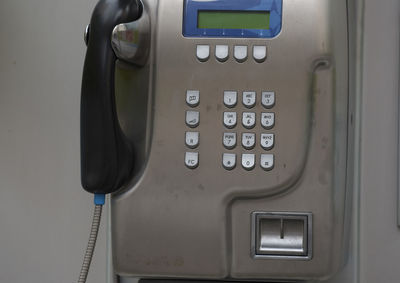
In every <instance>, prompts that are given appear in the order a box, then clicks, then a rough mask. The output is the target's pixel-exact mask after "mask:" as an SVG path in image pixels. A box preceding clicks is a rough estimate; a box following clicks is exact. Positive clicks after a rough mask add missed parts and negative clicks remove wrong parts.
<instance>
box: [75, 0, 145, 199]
mask: <svg viewBox="0 0 400 283" xmlns="http://www.w3.org/2000/svg"><path fill="white" fill-rule="evenodd" d="M141 13H142V6H141V4H140V1H138V0H100V1H99V2H98V3H97V5H96V7H95V9H94V11H93V14H92V18H91V21H90V26H89V30H88V32H89V34H88V40H87V52H86V58H85V64H84V68H83V78H82V93H81V181H82V186H83V188H84V189H85V190H86V191H88V192H91V193H95V194H108V193H112V192H115V191H117V190H118V189H119V188H120V187H121V186H123V185H124V183H126V182H127V181H128V179H129V177H130V173H131V172H132V169H133V166H134V164H133V160H134V158H133V148H132V146H131V145H130V144H129V142H128V140H127V138H126V137H125V135H124V133H123V132H122V130H121V127H120V125H119V123H118V118H117V113H116V105H115V95H114V74H115V63H116V60H117V57H116V55H115V54H114V51H113V49H112V47H111V34H112V31H113V29H114V27H115V26H116V25H118V24H120V23H126V22H132V21H135V20H137V19H138V18H139V17H140V15H141Z"/></svg>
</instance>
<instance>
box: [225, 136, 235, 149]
mask: <svg viewBox="0 0 400 283" xmlns="http://www.w3.org/2000/svg"><path fill="white" fill-rule="evenodd" d="M222 143H223V144H224V147H225V148H226V149H233V148H235V147H236V133H224V135H223V139H222Z"/></svg>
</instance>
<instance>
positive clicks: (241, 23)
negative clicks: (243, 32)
mask: <svg viewBox="0 0 400 283" xmlns="http://www.w3.org/2000/svg"><path fill="white" fill-rule="evenodd" d="M269 16H270V12H268V11H199V12H198V21H197V27H198V28H204V29H269Z"/></svg>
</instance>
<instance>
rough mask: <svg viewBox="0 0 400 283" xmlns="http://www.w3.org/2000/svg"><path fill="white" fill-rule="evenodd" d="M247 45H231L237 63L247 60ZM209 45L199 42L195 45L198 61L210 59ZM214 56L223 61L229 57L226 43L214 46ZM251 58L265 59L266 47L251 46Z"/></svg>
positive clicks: (256, 59)
mask: <svg viewBox="0 0 400 283" xmlns="http://www.w3.org/2000/svg"><path fill="white" fill-rule="evenodd" d="M247 49H248V47H247V45H236V46H234V47H233V57H235V59H236V61H237V62H239V63H243V62H245V61H246V60H247V57H248V55H247V53H248V52H247ZM210 53H211V47H210V45H205V44H200V45H197V47H196V56H197V59H198V60H199V61H200V62H206V61H208V59H210ZM215 58H216V59H217V60H218V61H219V62H225V61H226V60H228V58H229V46H228V45H216V46H215ZM253 59H254V60H255V61H256V62H258V63H262V62H264V61H265V59H267V47H266V46H265V45H254V46H253Z"/></svg>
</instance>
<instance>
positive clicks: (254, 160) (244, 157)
mask: <svg viewBox="0 0 400 283" xmlns="http://www.w3.org/2000/svg"><path fill="white" fill-rule="evenodd" d="M223 94H224V96H223V102H224V105H225V107H227V109H230V111H224V112H223V125H224V127H225V128H227V129H233V128H235V127H236V126H237V125H238V121H237V120H238V117H237V116H238V113H240V110H241V109H245V108H248V109H250V108H253V107H255V106H256V104H257V93H256V92H255V91H244V92H242V104H239V106H238V108H239V109H233V108H235V107H236V106H237V102H238V91H233V90H230V91H224V92H223ZM186 104H187V105H188V106H189V107H190V108H192V109H191V110H187V111H186V120H185V122H186V125H187V126H188V127H190V128H192V129H194V128H197V127H198V126H199V125H200V111H196V110H198V109H197V108H196V107H197V106H199V104H200V91H198V90H187V91H186ZM261 105H262V106H263V107H264V108H266V109H271V108H272V107H273V106H274V105H275V92H272V91H263V92H262V93H261ZM257 109H258V108H257ZM235 110H239V111H235ZM253 111H254V110H253ZM253 111H252V112H250V111H244V112H241V113H242V117H241V118H242V119H241V125H240V122H239V128H240V127H241V130H240V129H238V131H239V132H235V131H227V132H224V133H223V134H222V144H223V146H224V148H225V149H226V150H232V151H233V150H234V151H235V152H229V153H223V154H222V167H223V168H224V169H226V170H233V169H235V168H236V163H237V153H238V152H236V150H235V148H236V146H237V145H238V144H239V145H241V148H242V150H244V151H248V152H246V153H245V152H242V153H240V152H239V159H240V158H241V161H239V162H241V164H242V167H243V169H245V170H247V171H251V170H254V169H255V167H256V164H259V166H260V167H261V169H263V170H265V171H269V170H272V169H273V168H274V163H275V156H274V154H273V153H268V154H267V151H270V150H272V149H273V147H274V146H275V135H274V134H273V133H269V132H265V130H271V129H273V128H274V126H275V113H274V112H261V113H259V112H257V111H254V112H253ZM239 115H240V114H239ZM259 115H260V116H259ZM258 119H260V121H259V124H260V125H259V126H257V127H256V125H257V120H258ZM243 129H247V130H249V129H253V131H254V132H246V131H242V130H243ZM259 129H263V130H264V132H261V133H260V132H259ZM238 135H239V137H238ZM239 138H241V141H238V139H239ZM257 140H258V141H257ZM258 143H259V144H258ZM185 145H186V147H187V148H189V149H192V150H193V149H196V148H198V147H199V145H200V132H199V131H193V130H191V131H186V132H185ZM257 146H258V147H259V148H261V149H262V150H264V152H265V153H261V154H260V155H258V154H255V153H254V152H253V150H257ZM258 150H259V149H258ZM185 165H186V167H188V168H190V169H195V168H197V167H198V166H199V152H190V151H189V152H186V153H185Z"/></svg>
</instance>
